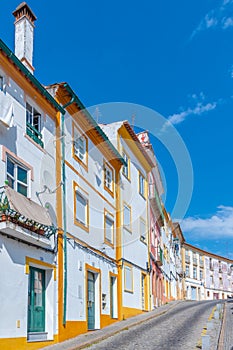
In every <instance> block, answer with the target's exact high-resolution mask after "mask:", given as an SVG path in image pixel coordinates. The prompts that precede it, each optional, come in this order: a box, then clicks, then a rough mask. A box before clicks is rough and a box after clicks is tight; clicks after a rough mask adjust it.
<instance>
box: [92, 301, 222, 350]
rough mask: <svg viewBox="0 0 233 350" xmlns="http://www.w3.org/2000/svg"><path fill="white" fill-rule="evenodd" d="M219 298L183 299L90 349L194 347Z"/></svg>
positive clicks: (123, 349) (185, 348)
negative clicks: (166, 309)
mask: <svg viewBox="0 0 233 350" xmlns="http://www.w3.org/2000/svg"><path fill="white" fill-rule="evenodd" d="M216 304H217V301H207V302H206V301H204V302H187V303H181V304H178V305H176V306H174V308H172V309H171V310H169V311H168V312H167V313H166V314H165V315H162V316H159V317H156V318H154V319H151V320H149V321H146V322H144V323H142V324H141V325H139V326H135V327H133V328H131V329H129V330H125V331H123V332H120V333H118V334H117V335H115V336H113V337H110V338H108V339H106V340H104V341H102V342H100V343H98V344H95V345H92V346H91V347H88V348H89V349H100V350H109V349H111V350H112V349H122V350H133V349H144V350H145V349H148V350H149V349H150V350H151V349H158V350H161V349H164V350H170V349H174V350H175V349H176V350H182V349H183V350H189V349H190V350H194V349H195V347H196V345H197V342H198V339H199V338H200V336H201V332H202V329H203V327H204V326H205V325H206V323H207V320H208V317H209V315H210V313H211V311H212V309H213V307H214V306H215V305H216Z"/></svg>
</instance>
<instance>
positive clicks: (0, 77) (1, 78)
mask: <svg viewBox="0 0 233 350" xmlns="http://www.w3.org/2000/svg"><path fill="white" fill-rule="evenodd" d="M2 90H3V77H2V76H1V75H0V91H2Z"/></svg>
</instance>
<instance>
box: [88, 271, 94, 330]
mask: <svg viewBox="0 0 233 350" xmlns="http://www.w3.org/2000/svg"><path fill="white" fill-rule="evenodd" d="M87 312H88V315H87V317H88V329H90V330H91V329H95V275H94V273H92V272H88V277H87Z"/></svg>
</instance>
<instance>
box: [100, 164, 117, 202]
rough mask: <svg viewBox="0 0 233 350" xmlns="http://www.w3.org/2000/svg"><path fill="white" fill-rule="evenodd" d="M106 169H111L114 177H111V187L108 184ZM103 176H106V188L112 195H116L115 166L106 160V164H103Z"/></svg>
mask: <svg viewBox="0 0 233 350" xmlns="http://www.w3.org/2000/svg"><path fill="white" fill-rule="evenodd" d="M106 170H109V171H110V173H111V174H112V177H111V188H109V187H108V186H107V176H106ZM103 176H104V189H105V190H106V191H107V192H108V193H109V194H110V195H111V196H112V197H114V181H115V173H114V169H113V168H112V167H111V166H110V165H109V163H107V162H106V161H104V165H103Z"/></svg>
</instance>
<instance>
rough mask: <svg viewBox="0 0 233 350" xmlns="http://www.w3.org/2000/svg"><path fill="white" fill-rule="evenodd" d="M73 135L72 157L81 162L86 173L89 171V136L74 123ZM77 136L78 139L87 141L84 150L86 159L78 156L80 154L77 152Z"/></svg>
mask: <svg viewBox="0 0 233 350" xmlns="http://www.w3.org/2000/svg"><path fill="white" fill-rule="evenodd" d="M72 133H73V135H72V136H73V137H72V156H73V158H74V159H75V160H76V161H77V162H79V164H81V165H82V166H83V167H84V168H85V169H86V171H87V170H88V138H87V136H86V135H85V134H84V133H83V132H82V131H81V130H80V129H79V128H78V127H77V126H76V125H74V123H73V128H72ZM75 134H77V136H78V139H81V138H82V139H84V140H85V145H84V149H85V154H84V159H81V157H79V156H78V154H77V153H76V152H75V139H76V137H75Z"/></svg>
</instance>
